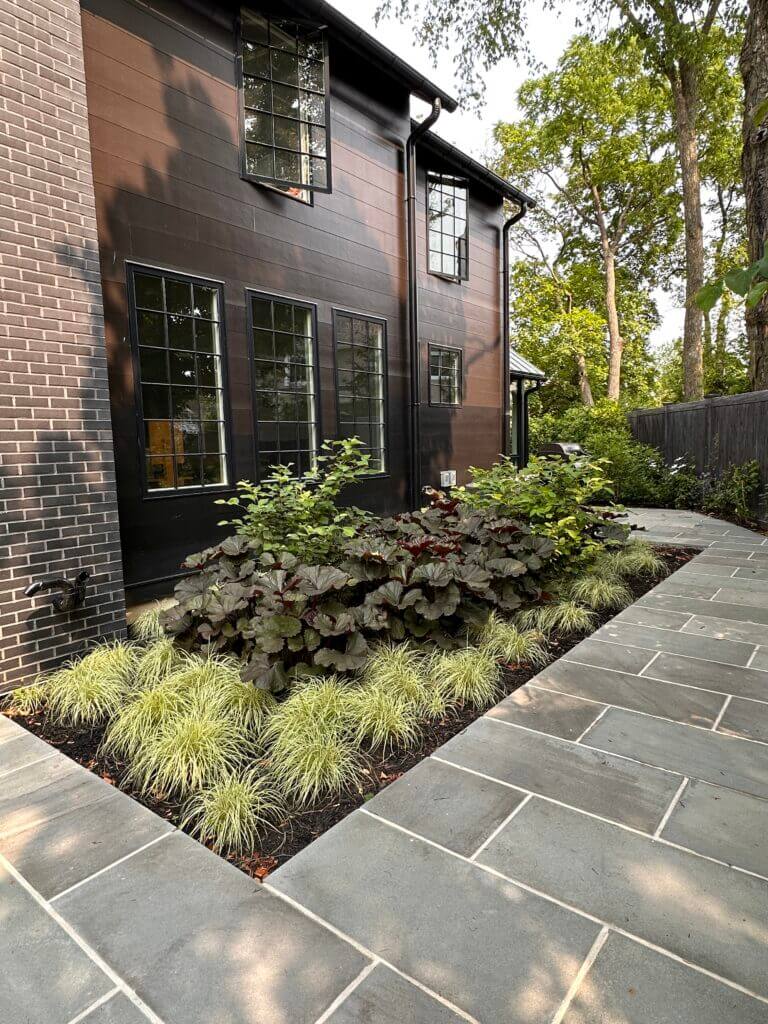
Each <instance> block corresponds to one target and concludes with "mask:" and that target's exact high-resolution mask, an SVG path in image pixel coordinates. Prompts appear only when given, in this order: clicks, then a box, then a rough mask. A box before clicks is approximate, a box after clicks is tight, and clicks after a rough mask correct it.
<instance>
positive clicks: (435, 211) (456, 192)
mask: <svg viewBox="0 0 768 1024" xmlns="http://www.w3.org/2000/svg"><path fill="white" fill-rule="evenodd" d="M468 196H469V189H468V186H467V183H466V181H464V179H463V178H454V177H453V176H452V175H450V174H433V173H432V172H430V173H429V174H428V175H427V220H428V231H429V239H428V260H429V263H428V266H429V272H430V274H437V275H439V276H440V277H448V278H450V279H451V280H452V281H466V280H467V279H468V277H469V217H468V210H467V200H468Z"/></svg>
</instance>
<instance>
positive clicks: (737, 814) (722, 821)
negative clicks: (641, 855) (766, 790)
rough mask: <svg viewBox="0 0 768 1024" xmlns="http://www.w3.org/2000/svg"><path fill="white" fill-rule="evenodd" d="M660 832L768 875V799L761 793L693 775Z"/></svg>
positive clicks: (760, 873) (749, 869) (717, 856)
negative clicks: (752, 793)
mask: <svg viewBox="0 0 768 1024" xmlns="http://www.w3.org/2000/svg"><path fill="white" fill-rule="evenodd" d="M661 834H662V837H663V838H664V839H668V840H669V841H670V842H672V843H679V844H680V845H681V846H687V847H689V848H690V849H691V850H696V852H697V853H703V854H705V856H707V857H715V858H716V859H717V860H723V861H725V862H726V863H728V864H735V865H736V867H739V868H745V869H746V870H747V871H754V872H756V873H757V874H758V875H766V876H768V845H766V842H765V837H766V836H767V835H768V803H766V801H765V800H761V799H759V797H756V796H747V795H746V794H744V793H736V792H734V791H733V790H731V789H723V788H722V787H721V786H710V785H709V784H708V783H706V782H698V781H697V780H696V779H693V780H692V781H691V782H689V783H688V785H687V786H686V787H685V789H684V790H683V792H682V794H681V796H680V799H679V801H678V802H677V805H676V807H675V809H674V811H673V812H672V814H671V816H670V818H669V820H668V822H667V824H666V825H665V826H664V830H663V832H662V833H661Z"/></svg>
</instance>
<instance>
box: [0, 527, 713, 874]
mask: <svg viewBox="0 0 768 1024" xmlns="http://www.w3.org/2000/svg"><path fill="white" fill-rule="evenodd" d="M656 550H657V551H658V552H659V554H660V555H661V556H662V557H663V558H664V560H665V561H666V563H667V566H668V568H669V571H670V572H674V571H675V570H676V569H679V568H680V566H681V565H684V564H685V563H686V562H688V561H689V560H690V559H691V558H692V557H693V556H694V555H695V554H698V552H697V551H696V550H688V549H682V548H664V547H658V548H656ZM627 583H628V586H629V588H630V590H631V591H632V595H633V598H634V600H637V599H638V598H639V597H642V595H643V594H645V593H646V592H647V591H648V590H650V589H651V587H653V586H654V585H655V584H654V583H653V582H649V581H648V580H634V581H631V580H630V581H627ZM614 614H615V613H614V612H607V613H604V614H602V615H600V616H598V620H597V624H596V625H595V627H594V628H595V629H598V628H599V627H600V626H602V625H603V624H604V623H605V622H607V621H608V620H609V619H611V618H612V617H613V615H614ZM592 632H594V630H588V631H587V632H583V633H573V634H570V635H568V636H554V637H552V638H551V641H550V644H549V651H550V654H551V658H550V660H551V661H555V660H556V659H557V658H559V657H561V656H562V655H563V654H565V653H566V651H569V650H570V649H571V648H572V647H575V646H576V644H578V643H580V642H581V641H582V640H583V639H584V638H585V637H586V636H589V635H590V633H592ZM538 671H539V669H535V668H531V667H528V666H524V667H519V668H515V669H506V670H505V671H504V675H503V679H502V690H503V694H502V696H500V697H499V700H501V699H502V697H504V696H507V695H509V694H510V693H513V692H514V691H515V690H517V689H519V688H520V687H521V686H523V685H524V684H525V683H527V682H528V680H529V679H531V678H532V677H533V676H534V675H536V673H537V672H538ZM482 714H484V711H483V710H478V709H475V708H463V709H461V710H458V711H452V712H451V713H450V714H449V715H446V717H445V718H443V719H441V720H440V721H436V722H432V723H428V724H427V725H426V726H425V728H424V729H423V731H422V734H421V742H420V743H419V745H418V746H417V747H412V748H411V749H409V750H405V751H395V752H394V753H392V754H391V755H390V756H389V757H384V758H382V756H381V755H380V754H378V755H376V754H373V755H371V756H370V757H369V764H368V768H367V770H366V773H365V781H364V782H363V783H362V785H361V786H360V788H359V789H357V790H355V791H354V792H352V793H349V794H347V795H345V796H343V797H340V798H336V799H333V800H331V801H330V802H327V803H320V804H316V805H313V806H311V807H309V808H307V809H305V810H300V811H293V812H291V813H290V814H289V815H288V816H287V817H286V819H285V820H284V821H283V822H280V823H279V826H278V827H277V828H276V829H274V830H270V831H268V832H267V833H266V834H265V835H264V837H263V841H262V843H261V845H260V847H259V849H258V850H254V851H253V852H252V853H251V854H250V855H248V856H229V857H227V860H229V861H231V862H232V863H233V864H235V865H236V866H237V867H238V868H240V869H241V870H242V871H245V872H246V873H247V874H249V875H251V876H252V877H254V878H258V879H259V880H263V879H264V878H266V876H267V875H268V874H269V873H270V872H271V871H273V870H274V869H275V868H276V867H278V866H279V865H281V864H284V863H285V862H286V861H287V860H290V858H291V857H293V856H294V854H297V853H298V852H299V851H300V850H303V849H304V847H305V846H308V845H309V844H310V843H311V842H312V841H313V840H314V839H317V837H318V836H320V835H322V834H323V832H327V831H328V829H329V828H332V826H333V825H335V824H336V823H337V822H339V821H341V819H342V818H345V817H346V816H347V815H348V814H349V813H350V812H351V811H353V810H355V808H357V807H360V806H361V805H362V804H364V803H365V802H366V801H367V800H370V799H371V797H373V796H375V795H376V793H378V792H379V791H380V790H382V789H384V788H385V787H386V786H388V785H389V784H390V783H392V782H394V781H395V780H396V779H399V778H400V776H401V775H403V773H404V772H407V771H408V769H409V768H412V767H413V766H414V765H416V764H418V763H419V761H422V760H423V759H424V758H425V757H428V756H429V755H430V754H432V753H433V752H434V751H435V750H437V748H438V747H440V746H442V744H443V743H446V742H447V741H448V740H449V739H451V737H452V736H455V735H456V734H457V733H460V732H461V731H462V730H463V729H466V727H467V726H468V725H470V724H471V723H472V722H473V721H474V720H475V719H476V718H479V717H480V716H481V715H482ZM13 718H14V720H15V721H16V722H18V723H19V725H22V726H24V728H26V729H28V730H29V731H30V732H32V733H34V734H35V735H36V736H39V737H41V738H42V739H44V740H45V741H46V742H47V743H50V744H51V746H53V747H56V748H57V749H58V750H60V751H61V752H62V753H63V754H66V755H67V757H71V758H72V759H73V760H74V761H77V762H78V763H79V764H81V765H83V766H84V767H86V768H88V769H89V770H90V771H92V772H94V773H95V774H96V775H100V776H101V778H102V779H104V780H105V781H106V782H109V783H110V784H111V785H114V786H117V787H118V788H120V789H122V790H123V791H124V792H126V793H127V794H128V795H129V796H131V797H133V798H134V799H135V800H138V801H139V803H142V804H144V805H145V806H146V807H149V808H150V810H152V811H154V812H155V813H156V814H159V815H160V816H161V817H162V818H166V819H167V820H168V821H172V822H173V823H174V824H178V823H179V819H180V812H181V806H180V805H179V804H178V803H175V802H169V801H165V800H159V799H154V798H153V797H147V796H144V795H141V794H139V793H137V792H135V791H134V790H132V789H131V787H130V786H129V785H121V779H122V778H123V776H124V775H125V771H126V766H125V765H124V764H122V763H120V762H118V761H116V760H115V759H114V758H112V757H106V756H103V755H102V754H100V753H99V745H100V743H101V739H102V736H103V733H104V730H103V729H81V730H79V731H78V730H72V729H71V728H63V727H61V726H57V725H55V724H54V723H53V722H51V721H50V719H49V718H48V716H47V715H46V714H45V713H40V714H36V715H14V716H13Z"/></svg>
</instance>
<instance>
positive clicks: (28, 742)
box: [0, 732, 54, 777]
mask: <svg viewBox="0 0 768 1024" xmlns="http://www.w3.org/2000/svg"><path fill="white" fill-rule="evenodd" d="M52 753H54V750H53V747H50V746H49V745H48V744H47V743H44V742H43V740H39V739H38V738H37V736H33V735H32V733H30V732H24V733H22V734H21V735H18V736H9V737H8V738H7V740H6V742H5V743H0V777H2V776H4V775H9V774H10V773H11V772H16V771H18V769H19V768H23V767H24V766H25V765H28V764H33V763H34V762H35V761H40V760H42V759H43V758H44V757H49V756H50V755H51V754H52Z"/></svg>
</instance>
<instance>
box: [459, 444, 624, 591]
mask: <svg viewBox="0 0 768 1024" xmlns="http://www.w3.org/2000/svg"><path fill="white" fill-rule="evenodd" d="M470 472H471V474H472V482H471V483H470V484H469V486H468V487H466V488H459V489H458V494H459V496H460V497H461V499H462V500H463V501H465V502H466V503H467V505H468V506H470V507H471V508H475V509H480V510H483V511H492V512H494V513H495V514H496V515H499V516H507V517H509V518H512V519H520V520H522V521H524V522H526V523H528V524H529V525H530V528H531V529H532V530H533V531H534V532H535V533H537V534H540V535H542V536H545V537H548V538H550V539H551V540H552V541H553V542H554V545H555V556H556V561H557V562H558V563H559V564H560V566H561V567H562V570H563V571H567V572H574V571H576V570H577V569H578V568H579V567H580V566H581V565H583V564H584V563H585V562H588V561H589V560H590V559H592V558H594V556H595V554H596V553H597V552H598V551H599V550H600V549H601V548H602V545H603V542H604V540H606V539H623V538H624V537H625V536H626V534H627V528H626V527H625V526H623V525H620V524H619V523H618V522H616V519H617V517H619V516H621V515H622V514H623V511H624V510H623V509H621V508H619V507H617V506H616V505H614V504H613V503H612V501H611V498H612V494H613V491H612V485H611V482H610V480H609V479H608V477H607V476H606V473H605V466H604V464H603V463H602V462H590V461H588V460H586V459H580V458H577V457H572V458H570V459H567V460H561V459H531V461H530V463H529V464H528V465H527V466H526V467H525V468H524V469H521V470H518V469H517V468H516V466H515V465H514V463H513V462H512V461H511V460H509V459H506V458H503V459H502V460H501V461H500V462H497V463H496V464H495V465H493V466H491V468H490V469H478V468H475V467H473V468H472V469H471V470H470Z"/></svg>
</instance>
